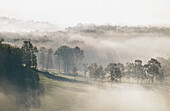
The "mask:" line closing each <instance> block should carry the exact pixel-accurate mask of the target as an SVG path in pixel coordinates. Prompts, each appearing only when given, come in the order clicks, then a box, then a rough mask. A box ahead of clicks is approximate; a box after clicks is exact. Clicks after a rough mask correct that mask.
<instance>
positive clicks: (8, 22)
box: [0, 17, 59, 32]
mask: <svg viewBox="0 0 170 111" xmlns="http://www.w3.org/2000/svg"><path fill="white" fill-rule="evenodd" d="M58 29H59V28H58V27H57V26H56V25H54V24H50V23H48V22H38V21H33V20H28V21H24V20H21V19H15V18H9V17H0V31H6V32H30V31H49V32H54V31H57V30H58Z"/></svg>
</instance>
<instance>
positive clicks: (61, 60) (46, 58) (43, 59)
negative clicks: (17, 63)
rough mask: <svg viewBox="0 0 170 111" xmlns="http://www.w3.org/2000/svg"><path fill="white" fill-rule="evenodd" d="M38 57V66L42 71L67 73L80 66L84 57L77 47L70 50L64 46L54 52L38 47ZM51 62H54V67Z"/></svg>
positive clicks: (82, 51)
mask: <svg viewBox="0 0 170 111" xmlns="http://www.w3.org/2000/svg"><path fill="white" fill-rule="evenodd" d="M38 57H39V66H40V67H41V68H42V69H44V70H48V68H56V69H58V70H59V72H61V71H63V72H65V73H68V72H70V71H72V70H73V69H75V67H77V66H78V65H80V63H81V62H82V60H83V58H84V57H85V56H84V50H82V49H80V48H79V47H78V46H76V47H74V48H71V47H69V46H66V45H64V46H61V47H59V48H58V49H57V50H56V51H53V50H52V49H46V48H45V47H40V49H39V54H38ZM53 61H55V65H54V63H53ZM54 66H56V67H54Z"/></svg>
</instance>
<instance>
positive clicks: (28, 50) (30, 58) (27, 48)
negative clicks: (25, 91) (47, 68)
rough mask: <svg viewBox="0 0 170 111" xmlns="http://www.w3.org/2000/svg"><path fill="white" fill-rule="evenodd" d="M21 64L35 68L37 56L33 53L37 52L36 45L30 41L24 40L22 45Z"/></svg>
mask: <svg viewBox="0 0 170 111" xmlns="http://www.w3.org/2000/svg"><path fill="white" fill-rule="evenodd" d="M21 49H22V52H23V58H22V60H23V65H24V66H25V67H26V68H37V58H36V55H35V53H37V52H38V50H37V47H36V46H33V45H32V43H31V42H30V41H24V43H23V46H22V48H21Z"/></svg>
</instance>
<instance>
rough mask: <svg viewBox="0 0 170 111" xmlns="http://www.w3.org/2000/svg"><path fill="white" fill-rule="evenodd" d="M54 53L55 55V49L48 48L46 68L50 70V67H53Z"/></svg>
mask: <svg viewBox="0 0 170 111" xmlns="http://www.w3.org/2000/svg"><path fill="white" fill-rule="evenodd" d="M52 55H53V50H52V49H48V50H47V55H46V70H47V71H48V68H49V67H50V68H52V67H53V60H52Z"/></svg>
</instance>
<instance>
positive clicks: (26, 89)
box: [0, 39, 40, 110]
mask: <svg viewBox="0 0 170 111" xmlns="http://www.w3.org/2000/svg"><path fill="white" fill-rule="evenodd" d="M3 42H4V39H1V40H0V83H1V88H2V90H3V91H4V92H5V94H15V93H14V92H15V91H16V94H17V93H21V95H20V96H19V97H18V96H17V103H18V104H17V105H18V106H16V108H21V107H22V106H23V107H24V108H27V107H30V106H33V107H38V106H39V105H40V101H39V99H38V95H39V94H40V91H39V89H40V84H39V80H40V79H39V75H38V73H37V72H36V71H35V69H36V68H37V57H36V53H37V52H38V50H37V47H36V46H33V44H32V43H31V42H30V41H24V42H23V45H22V47H21V48H19V47H17V46H13V45H11V44H8V43H3ZM4 81H7V82H8V83H9V85H14V86H15V87H16V90H15V91H9V90H10V89H9V87H7V85H2V84H3V82H4ZM14 110H17V109H14Z"/></svg>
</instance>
